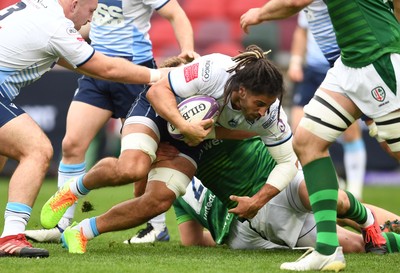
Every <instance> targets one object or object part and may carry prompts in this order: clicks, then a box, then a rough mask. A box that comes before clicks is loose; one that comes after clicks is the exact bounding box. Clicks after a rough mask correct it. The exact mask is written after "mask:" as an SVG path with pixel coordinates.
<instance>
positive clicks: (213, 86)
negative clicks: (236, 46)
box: [169, 53, 292, 146]
mask: <svg viewBox="0 0 400 273" xmlns="http://www.w3.org/2000/svg"><path fill="white" fill-rule="evenodd" d="M234 65H235V62H234V61H232V59H231V57H229V56H227V55H223V54H219V53H215V54H210V55H205V56H203V57H201V58H199V59H196V60H195V61H193V62H192V63H190V64H188V65H185V66H181V67H177V68H176V69H174V70H172V71H171V72H170V74H169V81H170V84H171V87H172V90H173V92H174V93H175V94H176V95H177V96H180V97H183V98H186V97H190V96H193V95H208V96H211V97H214V98H215V99H217V100H218V103H219V105H220V109H222V107H223V103H224V98H223V96H224V95H223V94H224V87H225V85H226V82H227V80H228V79H229V77H230V76H231V74H229V73H228V72H227V70H228V69H229V68H231V67H232V66H234ZM278 107H279V101H278V100H277V101H276V102H275V103H273V104H272V105H271V107H270V109H269V111H268V112H267V114H266V115H265V116H263V117H261V118H260V119H258V120H256V121H254V122H250V121H247V120H246V119H245V117H244V116H243V114H242V112H241V111H240V110H235V109H233V107H232V104H231V102H230V100H229V102H228V104H227V105H226V106H225V107H224V108H223V110H222V112H221V113H220V115H219V117H218V121H217V123H218V124H219V125H220V126H223V127H225V128H228V129H231V130H243V131H251V132H255V133H257V134H258V135H260V136H261V139H262V140H263V142H264V143H265V144H266V145H267V146H276V145H279V144H281V143H283V142H286V141H287V140H288V139H289V138H290V137H291V135H292V132H291V129H290V126H289V124H288V122H287V116H286V114H285V112H284V111H283V109H282V108H281V109H280V118H279V120H278V109H279V108H278Z"/></svg>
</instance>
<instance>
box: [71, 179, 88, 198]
mask: <svg viewBox="0 0 400 273" xmlns="http://www.w3.org/2000/svg"><path fill="white" fill-rule="evenodd" d="M84 177H85V176H84V175H82V176H79V177H78V178H77V179H76V180H74V181H72V183H71V184H69V188H70V190H71V192H72V193H73V194H74V195H75V196H76V197H78V198H82V197H83V196H85V195H87V194H88V193H89V192H90V190H89V189H87V188H86V187H85V185H83V178H84Z"/></svg>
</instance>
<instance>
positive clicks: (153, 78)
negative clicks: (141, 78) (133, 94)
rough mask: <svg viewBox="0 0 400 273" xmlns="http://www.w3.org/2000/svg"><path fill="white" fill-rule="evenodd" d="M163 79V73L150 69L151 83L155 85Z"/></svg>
mask: <svg viewBox="0 0 400 273" xmlns="http://www.w3.org/2000/svg"><path fill="white" fill-rule="evenodd" d="M159 79H161V72H160V70H158V69H150V83H155V82H157V81H158V80H159Z"/></svg>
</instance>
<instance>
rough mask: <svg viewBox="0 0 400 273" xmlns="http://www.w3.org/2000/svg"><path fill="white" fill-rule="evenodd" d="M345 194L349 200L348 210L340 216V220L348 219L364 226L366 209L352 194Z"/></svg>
mask: <svg viewBox="0 0 400 273" xmlns="http://www.w3.org/2000/svg"><path fill="white" fill-rule="evenodd" d="M345 192H346V194H347V196H348V198H349V200H350V208H349V210H348V211H347V212H346V213H345V214H344V215H340V218H349V219H351V220H353V221H355V222H357V223H358V224H364V223H365V222H366V221H367V217H368V215H367V209H366V208H365V206H364V205H363V204H361V202H360V201H358V200H357V198H355V197H354V195H353V194H352V193H350V192H348V191H345Z"/></svg>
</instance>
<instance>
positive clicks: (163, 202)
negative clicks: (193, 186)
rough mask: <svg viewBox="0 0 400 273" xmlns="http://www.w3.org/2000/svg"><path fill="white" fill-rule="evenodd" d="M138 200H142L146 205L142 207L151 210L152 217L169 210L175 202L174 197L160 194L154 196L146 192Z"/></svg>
mask: <svg viewBox="0 0 400 273" xmlns="http://www.w3.org/2000/svg"><path fill="white" fill-rule="evenodd" d="M140 198H142V199H144V200H143V201H144V202H145V203H146V205H145V206H143V207H146V208H151V211H152V213H153V214H154V216H156V215H159V214H161V213H163V212H166V211H167V210H169V209H170V208H171V206H172V204H173V202H174V201H175V197H174V196H168V195H167V196H164V195H161V194H154V193H152V192H146V193H145V194H143V195H142V196H141V197H140Z"/></svg>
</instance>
